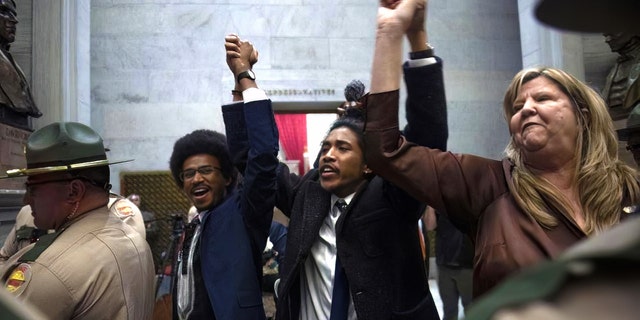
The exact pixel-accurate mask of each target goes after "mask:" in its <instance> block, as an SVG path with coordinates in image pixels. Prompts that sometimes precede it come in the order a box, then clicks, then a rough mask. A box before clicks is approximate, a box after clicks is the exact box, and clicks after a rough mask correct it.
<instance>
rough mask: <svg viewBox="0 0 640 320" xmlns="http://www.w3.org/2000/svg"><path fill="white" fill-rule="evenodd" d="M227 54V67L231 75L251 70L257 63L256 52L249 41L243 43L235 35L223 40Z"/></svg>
mask: <svg viewBox="0 0 640 320" xmlns="http://www.w3.org/2000/svg"><path fill="white" fill-rule="evenodd" d="M224 40H225V43H224V47H225V50H226V53H227V65H228V66H229V69H230V70H231V72H233V74H238V73H239V72H242V71H245V70H248V69H251V68H252V67H253V65H254V64H255V63H256V62H258V50H256V49H255V48H254V47H253V44H251V42H249V41H243V40H242V39H240V37H239V36H238V35H236V34H230V35H228V36H226V37H225V38H224Z"/></svg>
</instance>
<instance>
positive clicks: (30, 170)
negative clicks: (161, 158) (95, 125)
mask: <svg viewBox="0 0 640 320" xmlns="http://www.w3.org/2000/svg"><path fill="white" fill-rule="evenodd" d="M25 157H26V160H27V167H26V168H24V169H12V170H8V171H7V173H6V174H7V175H6V176H3V177H0V179H4V178H15V177H23V176H32V175H38V174H43V173H51V172H63V171H71V170H78V169H85V168H91V167H100V166H107V165H112V164H117V163H123V162H129V161H133V160H132V159H131V160H122V161H113V162H110V161H109V160H108V159H107V154H106V150H105V148H104V143H103V141H102V137H100V135H99V134H98V133H97V132H95V131H94V130H93V129H91V128H90V127H88V126H86V125H84V124H82V123H78V122H55V123H52V124H49V125H47V126H45V127H43V128H41V129H38V130H36V131H35V132H33V133H32V134H31V135H30V136H29V139H27V145H26V146H25Z"/></svg>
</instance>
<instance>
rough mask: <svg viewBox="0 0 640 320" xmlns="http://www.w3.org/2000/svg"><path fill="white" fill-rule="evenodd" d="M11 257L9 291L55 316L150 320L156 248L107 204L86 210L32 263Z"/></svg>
mask: <svg viewBox="0 0 640 320" xmlns="http://www.w3.org/2000/svg"><path fill="white" fill-rule="evenodd" d="M32 247H33V245H31V246H29V247H27V248H24V249H22V250H21V251H19V252H18V253H17V254H15V255H14V256H12V257H11V259H9V261H7V264H5V265H4V266H3V270H0V274H2V275H3V278H2V281H3V283H4V285H5V288H6V289H9V290H10V291H13V294H14V295H15V296H17V297H18V299H20V300H23V301H25V302H26V303H29V304H31V305H32V306H34V307H35V308H37V309H39V311H41V312H42V313H43V314H45V315H47V316H49V317H50V318H51V319H136V320H137V319H150V318H151V315H152V311H153V303H154V268H153V258H152V254H151V249H150V248H149V246H148V245H147V242H146V241H145V239H144V238H142V237H141V236H140V234H138V233H136V232H135V231H133V230H132V229H131V228H129V227H125V225H124V223H122V221H121V220H120V219H118V218H116V217H115V216H114V215H113V214H110V213H109V211H108V210H107V208H106V207H104V208H99V209H96V210H93V211H90V212H87V213H85V214H83V215H81V216H79V217H77V218H76V219H75V220H74V221H72V222H70V223H69V224H68V225H67V226H66V229H64V230H63V231H62V232H61V233H60V235H59V236H58V237H57V238H56V239H55V240H54V241H53V243H51V245H50V246H49V247H48V248H47V249H46V250H44V252H42V254H41V255H40V256H39V257H38V258H37V259H36V260H35V261H32V262H25V263H20V262H18V261H17V260H18V259H19V257H21V256H22V255H23V254H24V253H25V252H27V251H29V250H30V249H31V248H32Z"/></svg>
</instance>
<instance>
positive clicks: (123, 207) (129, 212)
mask: <svg viewBox="0 0 640 320" xmlns="http://www.w3.org/2000/svg"><path fill="white" fill-rule="evenodd" d="M108 207H109V210H110V211H111V213H113V214H114V215H115V216H116V217H118V218H120V220H122V221H124V223H126V224H128V225H129V226H131V227H132V228H133V229H134V230H136V231H137V232H138V233H139V234H140V235H141V236H142V238H146V227H145V225H144V219H143V217H142V212H140V209H138V207H137V206H136V205H135V204H134V203H133V202H131V201H129V199H127V198H125V197H122V196H120V195H117V194H115V193H110V194H109V204H108ZM22 227H30V228H35V225H34V223H33V215H31V207H30V206H29V205H26V206H24V207H22V208H21V209H20V211H19V212H18V215H17V216H16V223H15V225H14V226H13V228H12V229H11V231H10V232H9V234H8V235H7V238H6V239H5V241H4V245H3V246H2V248H0V264H2V263H3V262H4V261H5V260H7V259H9V257H11V256H12V255H14V254H15V253H16V252H18V250H20V249H22V248H24V247H26V246H28V245H30V244H31V241H30V240H29V239H18V237H17V234H16V232H17V231H18V230H20V228H22Z"/></svg>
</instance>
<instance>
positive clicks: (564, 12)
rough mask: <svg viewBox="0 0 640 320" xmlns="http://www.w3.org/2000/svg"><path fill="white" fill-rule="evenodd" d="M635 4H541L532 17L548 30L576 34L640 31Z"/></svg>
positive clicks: (566, 0) (605, 0) (583, 0)
mask: <svg viewBox="0 0 640 320" xmlns="http://www.w3.org/2000/svg"><path fill="white" fill-rule="evenodd" d="M639 14H640V1H638V0H540V1H538V4H537V5H536V8H535V16H536V18H538V20H539V21H540V22H542V23H544V24H546V25H548V26H551V27H556V28H560V29H564V30H569V31H578V32H593V33H602V32H609V33H614V32H622V31H627V32H630V31H640V24H639V23H637V21H638V15H639Z"/></svg>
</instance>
